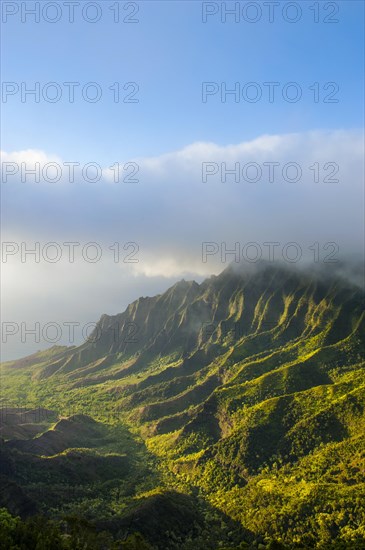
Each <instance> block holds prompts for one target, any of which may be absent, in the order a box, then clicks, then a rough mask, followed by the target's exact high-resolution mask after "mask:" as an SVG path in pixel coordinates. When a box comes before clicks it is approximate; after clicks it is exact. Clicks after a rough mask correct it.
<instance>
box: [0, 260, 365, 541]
mask: <svg viewBox="0 0 365 550" xmlns="http://www.w3.org/2000/svg"><path fill="white" fill-rule="evenodd" d="M363 300H364V294H363V292H362V291H361V290H359V289H358V288H355V287H353V286H351V285H350V284H349V283H346V282H344V281H341V280H338V279H333V278H327V279H322V280H320V279H315V278H314V277H309V276H306V275H304V274H296V273H293V272H290V271H287V270H284V269H281V268H280V269H278V268H266V269H265V268H263V269H261V270H260V271H259V272H258V273H256V274H255V275H254V276H252V277H247V276H243V275H241V274H239V273H235V272H234V271H233V270H232V269H228V270H226V271H225V272H223V273H222V274H221V275H220V276H218V277H211V278H210V279H208V280H206V281H205V282H204V283H202V284H201V285H197V284H196V283H188V282H185V281H182V282H180V283H178V284H176V285H174V286H173V287H172V288H171V289H169V290H168V291H167V292H166V293H164V294H162V295H159V296H156V297H154V298H140V299H139V300H137V301H136V302H134V303H133V304H131V305H130V306H128V308H127V310H126V311H125V312H124V313H122V314H120V315H117V316H113V317H108V316H106V315H104V316H102V318H101V319H100V322H99V327H98V329H97V335H98V337H97V338H95V335H94V337H91V338H90V340H89V341H88V342H85V343H84V344H83V345H82V346H80V347H78V348H74V347H72V348H60V347H54V348H51V349H50V350H48V351H47V352H42V353H39V354H35V355H33V356H31V357H29V358H25V359H22V360H20V361H14V362H9V363H6V364H4V365H2V371H1V397H2V407H3V408H2V410H1V416H2V427H1V431H2V438H3V443H2V444H1V446H0V467H1V473H2V476H1V477H0V486H1V488H2V495H3V496H2V497H1V499H0V506H3V507H4V510H3V511H2V515H1V520H0V522H1V526H2V527H1V529H2V532H3V538H2V540H3V541H5V542H4V543H3V544H5V546H4V548H5V547H6V548H14V549H15V548H36V549H37V550H40V549H43V548H45V549H46V548H62V549H63V548H111V549H112V548H138V549H141V550H143V549H144V548H146V549H147V548H151V549H154V550H159V549H164V550H165V549H166V550H169V549H172V550H173V549H182V550H190V549H193V548H194V549H202V550H205V549H212V550H215V549H216V548H222V549H228V548H230V549H239V548H241V549H242V548H253V549H256V548H257V549H258V548H262V549H263V548H268V549H269V548H271V549H273V548H284V549H285V548H287V549H290V548H302V549H305V548H319V549H326V548H334V549H336V548H338V549H340V548H349V549H350V548H351V549H352V548H354V549H361V548H365V506H364V502H365V413H364V410H365V368H364V366H365V364H364V349H365V331H364V328H365V317H364V311H363ZM131 326H132V328H133V332H134V337H133V338H128V336H127V337H126V335H129V334H130V327H131ZM40 406H41V407H42V408H39V407H40ZM22 407H23V408H22ZM37 411H38V416H37ZM5 509H6V510H5ZM9 513H10V514H11V515H9ZM39 514H41V516H42V517H43V519H39ZM17 516H20V518H21V519H20V518H19V517H18V518H17ZM44 518H46V519H44ZM37 537H38V538H37ZM75 537H76V538H75ZM77 537H78V538H77ZM51 539H52V540H54V541H57V543H56V544H54V543H51V542H49V541H50V540H51ZM24 540H27V541H28V543H27V544H28V546H26V545H25V543H24ZM52 544H54V545H53V546H52ZM6 545H7V546H6ZM22 545H23V546H22ZM24 545H25V546H24ZM0 548H2V546H0Z"/></svg>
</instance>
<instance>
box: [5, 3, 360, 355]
mask: <svg viewBox="0 0 365 550" xmlns="http://www.w3.org/2000/svg"><path fill="white" fill-rule="evenodd" d="M35 4H36V3H35V2H5V1H4V2H2V9H3V10H4V9H5V10H6V11H5V12H4V11H3V12H2V16H3V24H2V59H1V61H2V81H3V86H5V91H9V90H10V88H11V86H14V87H15V88H16V86H19V88H21V86H22V83H23V86H25V87H26V88H27V89H30V88H32V87H34V85H35V83H37V82H38V83H39V86H40V88H41V89H43V87H44V86H45V85H46V84H47V83H49V82H54V83H56V84H57V86H58V87H59V89H60V90H61V93H62V97H61V99H60V101H58V102H55V103H50V102H47V101H44V100H43V99H42V98H41V100H40V102H39V103H36V102H35V101H34V97H31V96H27V100H26V101H25V102H22V101H21V94H20V92H19V93H15V94H14V95H8V96H7V101H6V102H5V99H4V94H3V95H2V103H1V111H2V143H1V150H2V162H3V167H4V166H5V167H6V170H7V169H8V168H9V169H10V170H11V169H12V168H11V167H17V168H18V171H17V172H16V173H15V174H14V175H12V176H9V178H8V180H6V181H4V180H3V178H2V181H1V199H2V200H1V213H2V225H1V230H2V240H3V243H4V242H5V252H6V254H5V259H4V254H3V255H2V261H1V275H2V304H1V314H2V320H3V322H5V323H11V326H12V327H15V326H17V327H18V330H17V331H16V333H15V334H14V335H13V336H11V337H10V336H9V338H8V339H7V340H6V342H4V339H3V344H5V345H4V346H3V351H2V357H3V359H9V358H13V357H21V356H24V355H26V354H28V353H31V352H34V351H36V350H37V349H40V348H45V347H49V345H51V342H50V341H48V340H47V339H46V340H45V339H44V338H42V337H41V338H40V341H35V340H34V337H32V336H29V337H28V336H27V337H26V338H23V334H22V332H21V330H20V328H19V327H21V323H26V324H28V325H29V327H34V326H35V323H40V324H41V326H42V325H47V323H49V322H54V323H59V324H61V325H62V323H63V322H65V321H67V322H69V321H71V320H72V321H75V322H78V323H79V324H80V326H83V325H84V324H85V323H88V322H93V321H96V320H97V319H98V318H99V317H100V315H101V314H102V313H107V314H116V313H118V312H120V311H123V310H124V309H125V308H126V307H127V305H128V304H129V303H130V302H132V301H133V300H135V299H137V298H138V297H139V296H141V295H143V296H146V295H150V296H151V295H154V294H156V293H159V292H163V291H164V290H166V289H167V288H168V287H169V286H170V285H171V284H173V283H174V282H176V281H177V280H179V279H181V278H182V277H184V278H189V279H190V278H195V279H196V280H197V281H201V280H202V279H203V278H204V277H206V276H209V275H210V274H212V273H219V272H220V271H222V269H224V268H225V267H226V266H227V263H228V262H230V261H233V260H236V256H234V255H233V256H232V254H228V256H226V255H225V251H227V250H232V249H235V250H237V246H238V249H239V252H240V258H239V259H240V260H242V261H244V262H246V263H247V265H248V264H249V263H252V260H251V259H250V258H247V257H246V256H245V251H247V248H246V247H247V243H256V244H255V246H256V248H257V249H258V250H259V251H261V252H262V253H263V254H262V258H263V259H267V256H268V252H267V248H266V245H265V243H267V242H276V243H278V244H277V245H276V246H277V248H276V249H275V250H276V254H277V256H276V257H275V260H277V259H278V260H279V261H286V262H289V263H290V262H291V261H290V260H289V259H288V257H287V256H288V255H287V251H288V248H287V246H288V243H295V244H294V245H290V246H291V248H290V250H291V254H293V250H294V253H295V247H296V249H297V250H299V251H300V253H301V255H300V258H299V260H298V263H301V262H302V263H303V265H308V262H311V263H312V264H313V263H314V262H316V263H317V264H318V263H322V262H323V263H325V261H326V258H327V257H328V255H329V254H330V253H331V252H334V254H335V256H336V258H338V260H339V261H342V262H348V261H349V259H351V261H352V262H353V261H355V260H356V261H357V260H358V259H359V258H360V259H361V258H362V257H363V253H364V233H363V225H364V139H363V123H364V93H363V89H364V82H363V66H364V59H363V55H364V54H363V51H364V48H363V44H364V30H363V20H364V3H363V2H361V1H356V0H355V1H351V0H346V1H343V2H342V1H340V2H327V1H320V2H315V1H314V0H313V1H312V0H309V1H307V0H304V1H299V2H286V1H283V2H280V3H279V5H278V6H276V5H275V10H276V11H275V18H274V21H273V22H271V23H270V21H269V12H268V7H267V2H266V3H265V2H246V1H243V2H239V3H237V2H226V6H227V7H228V8H230V7H232V6H234V5H235V4H237V5H238V6H239V9H240V12H239V13H240V19H241V20H240V21H239V22H238V23H235V22H234V20H233V17H232V16H230V17H228V19H227V22H226V23H222V22H221V14H222V13H223V12H222V10H223V6H224V2H208V3H202V2H199V1H198V0H194V1H183V2H182V1H181V2H180V1H175V0H171V1H169V0H167V1H162V2H157V1H156V2H155V1H153V0H150V1H144V2H138V3H133V2H123V1H121V2H119V4H117V3H116V1H115V0H112V1H109V0H103V1H101V2H94V4H96V5H97V6H98V9H99V10H101V19H100V20H99V21H98V22H97V23H95V24H91V23H88V22H86V21H84V20H83V19H82V17H80V10H81V9H84V8H85V6H86V5H88V4H93V2H87V1H84V0H80V1H79V2H76V9H75V21H74V23H69V22H68V9H67V8H66V6H65V2H63V1H62V0H60V1H58V2H48V3H45V2H41V3H39V6H40V9H43V6H45V5H53V6H54V5H55V4H56V8H57V9H58V10H61V11H59V13H60V15H61V19H60V21H58V22H56V23H54V24H51V23H49V22H47V21H45V20H44V18H43V17H42V15H41V17H40V22H39V23H35V22H34V21H33V19H32V18H31V17H29V16H28V18H27V19H26V21H25V22H22V21H21V16H22V13H21V6H22V5H25V6H26V7H27V8H28V9H29V8H32V7H34V5H35ZM77 4H78V6H77ZM136 4H137V5H138V7H139V11H138V14H137V15H136V16H135V17H137V18H138V20H139V22H138V23H135V24H128V23H122V22H120V23H114V22H113V12H112V11H111V10H110V7H112V6H116V5H119V6H120V13H121V14H122V17H126V15H128V13H131V10H133V9H134V7H133V6H135V5H136ZM273 4H275V2H274V3H272V2H271V5H273ZM204 5H205V6H208V5H209V7H208V8H206V9H210V10H213V11H217V13H216V14H214V15H212V16H209V17H208V19H207V22H206V23H203V22H202V9H204ZM4 6H5V8H4ZM14 6H15V7H14ZM247 6H251V8H248V7H247ZM255 6H258V7H257V8H255ZM265 6H266V7H265ZM311 7H312V8H313V9H314V10H316V9H317V10H318V13H317V15H318V19H319V21H318V23H315V22H314V17H315V11H313V9H311ZM17 8H18V12H17V13H15V15H8V16H6V13H8V12H9V11H12V10H13V11H16V10H17ZM52 9H53V10H55V8H54V7H53V8H52ZM245 9H247V10H248V9H250V10H251V11H249V12H248V11H247V12H243V11H242V10H245ZM254 9H259V10H261V17H260V20H259V21H258V22H256V23H249V22H247V21H245V20H244V18H243V17H242V13H245V14H247V15H248V17H249V18H252V17H253V15H254V12H253V11H252V10H254ZM91 10H92V8H91ZM293 10H300V12H301V16H300V18H299V20H298V21H297V22H296V23H290V22H288V21H287V20H286V19H288V18H289V19H292V18H293V16H295V11H293ZM54 13H56V12H55V11H53V12H52V11H50V12H49V17H53V16H54ZM88 14H89V17H92V15H93V12H92V11H90V12H88ZM23 15H24V14H23ZM325 18H327V19H329V18H337V19H338V22H337V23H325V22H324V19H325ZM64 82H78V83H80V87H78V88H76V91H75V102H74V103H70V102H69V101H68V90H67V87H65V85H64V84H63V83H64ZM89 82H95V83H97V85H98V86H99V87H100V89H101V91H102V97H101V99H100V101H98V102H96V103H92V102H87V101H85V100H84V99H83V98H82V95H81V93H80V89H81V88H83V87H84V86H85V84H87V83H89ZM116 82H118V83H119V84H120V86H121V90H120V91H121V93H123V94H125V93H128V92H131V91H132V89H131V88H128V90H125V91H124V90H123V85H124V84H125V83H128V82H135V83H137V84H138V86H139V91H138V94H137V97H138V99H139V102H138V103H123V102H119V103H116V102H114V101H113V93H112V91H111V90H109V87H110V86H111V85H113V84H114V83H116ZM203 82H210V83H216V86H218V88H217V89H218V93H215V94H214V95H210V96H208V97H207V101H206V102H205V103H204V102H202V83H203ZM268 82H276V83H278V86H277V87H276V88H275V96H274V101H272V102H270V101H269V89H268V87H267V86H265V85H264V83H268ZM290 82H291V83H293V82H294V83H296V84H295V86H296V89H300V91H301V93H302V96H301V98H300V100H299V101H297V102H290V101H286V100H285V99H283V96H282V93H283V91H284V90H285V86H286V85H287V83H290ZM9 83H10V84H9ZM11 83H14V84H11ZM222 83H225V86H226V88H227V89H230V88H233V87H234V86H235V83H238V86H239V87H240V92H242V90H243V91H244V90H246V88H245V85H247V83H255V84H254V87H251V88H250V89H249V90H250V93H249V92H248V90H247V93H248V96H249V97H252V96H251V94H252V92H253V91H255V89H256V90H257V89H259V90H261V91H262V97H261V99H260V100H259V101H257V102H256V103H251V102H249V101H246V100H245V99H244V98H243V97H242V94H241V95H240V101H239V102H235V101H234V98H233V96H227V101H226V102H222V101H221V94H220V92H221V90H222ZM314 83H317V85H316V86H318V90H317V88H313V85H314ZM327 83H332V84H330V85H329V87H328V88H327V89H324V87H325V86H326V85H327ZM223 85H224V84H223ZM255 87H256V88H255ZM15 88H14V89H15ZM310 88H312V89H310ZM54 90H55V89H53V92H54ZM294 91H295V90H294ZM317 91H318V93H319V98H318V101H317V102H316V101H314V93H315V92H316V93H317ZM332 92H333V94H334V95H332V96H330V97H333V98H334V99H338V101H337V102H335V103H333V102H332V103H331V102H330V103H329V102H325V101H324V99H325V98H326V97H328V94H331V93H332ZM51 93H52V90H51ZM288 94H289V97H292V95H291V94H293V87H291V88H289V89H288ZM126 161H133V162H135V163H136V165H137V166H138V168H139V171H138V175H137V176H138V177H137V179H138V181H137V182H125V181H123V182H122V181H121V182H119V183H118V184H115V183H113V181H112V178H111V172H110V171H109V170H108V167H110V166H111V165H112V164H114V163H116V162H119V163H125V162H126ZM37 162H38V163H39V166H40V167H41V168H42V169H43V167H44V166H47V165H49V163H57V165H58V166H60V167H63V168H62V177H61V178H60V180H59V181H58V182H57V183H56V184H55V183H52V182H49V181H44V179H41V181H40V182H39V183H35V182H34V181H33V180H32V176H29V177H28V176H27V178H26V181H25V182H22V181H21V170H20V167H21V165H22V163H23V165H24V166H26V168H28V169H32V168H34V167H35V163H37ZM69 162H78V163H80V168H77V169H76V176H75V182H70V181H69V180H68V179H67V171H66V170H64V166H65V163H69ZM89 162H94V163H97V164H98V165H100V167H101V168H102V177H101V179H100V181H99V182H96V183H90V182H88V181H85V177H84V176H83V174H82V171H81V168H82V167H83V166H84V165H85V163H89ZM252 163H254V164H255V166H259V170H262V177H260V178H259V179H258V181H256V182H254V183H253V182H252V181H251V180H250V178H251V179H252V172H250V174H251V176H250V177H248V178H247V177H246V178H245V177H243V176H242V174H243V173H245V174H246V175H247V172H244V167H246V166H248V165H252ZM267 163H274V164H275V165H276V166H278V168H277V172H276V175H275V178H274V181H272V182H271V181H268V175H267ZM288 163H289V164H290V163H295V164H296V166H297V167H299V169H300V172H301V176H300V178H299V179H298V181H295V182H293V181H292V178H293V176H292V174H293V172H290V174H291V176H290V178H288V177H286V172H285V170H284V168H285V166H287V165H288ZM207 165H208V166H209V170H210V171H213V172H215V174H213V175H209V177H208V178H207V181H205V182H204V181H203V179H202V170H203V166H205V167H206V166H207ZM223 166H226V167H228V169H232V167H236V166H238V168H239V170H240V176H239V181H236V179H235V176H234V177H232V175H230V176H228V180H226V179H225V178H224V177H223V168H222V167H223ZM317 168H318V170H319V174H318V177H315V172H314V169H316V170H317ZM283 170H284V171H283ZM334 172H335V173H336V175H335V176H332V178H331V177H329V176H331V174H333V173H334ZM283 174H284V175H283ZM289 180H290V181H289ZM49 242H53V243H56V244H57V246H58V247H59V249H60V250H61V252H62V255H61V257H60V259H59V260H58V261H57V262H50V261H48V259H45V258H44V255H43V252H42V254H41V255H40V257H39V258H38V259H39V261H35V258H34V257H32V256H31V255H28V256H27V255H26V257H25V260H24V261H23V258H22V253H21V251H22V247H25V248H26V249H32V248H33V249H34V248H35V247H36V246H39V247H40V249H41V250H42V251H43V249H44V246H47V243H49ZM65 242H78V243H80V245H79V248H78V249H77V253H76V256H77V257H76V261H75V262H70V260H69V258H68V256H67V253H66V248H65V245H64V243H65ZM89 242H96V243H97V245H98V246H99V248H100V251H102V257H101V259H100V261H98V262H97V263H93V262H90V261H87V260H85V257H84V255H83V254H82V253H81V251H82V250H83V246H84V245H85V244H87V243H89ZM116 242H118V243H119V246H120V250H121V251H122V255H123V259H122V260H121V261H117V262H116V261H113V252H112V251H111V249H110V247H111V246H114V243H116ZM207 242H208V243H214V244H211V245H210V250H214V251H215V252H214V253H212V254H210V255H209V257H208V261H204V260H203V256H202V247H203V243H207ZM9 243H10V244H9ZM37 243H38V244H37ZM128 243H135V244H134V245H132V248H128V246H127V248H126V249H125V248H123V247H124V246H126V245H128ZM129 246H130V245H129ZM293 246H294V248H293ZM133 247H134V248H133ZM137 248H138V251H137V255H136V258H137V260H138V261H137V262H131V263H129V262H125V261H123V260H124V259H125V256H127V254H128V253H129V252H130V251H131V250H137ZM11 250H13V252H11ZM313 251H316V256H315V257H316V260H315V259H314V255H313ZM318 258H319V259H318ZM9 326H10V325H9ZM82 338H83V335H82V334H81V333H80V332H79V334H78V338H77V339H76V343H78V342H81V341H82ZM57 343H61V344H66V345H69V344H73V343H74V342H70V341H69V340H67V337H66V336H65V335H63V336H62V338H61V339H60V341H59V342H57Z"/></svg>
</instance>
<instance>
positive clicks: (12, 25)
mask: <svg viewBox="0 0 365 550" xmlns="http://www.w3.org/2000/svg"><path fill="white" fill-rule="evenodd" d="M27 4H28V7H30V6H31V5H32V4H34V2H28V3H27ZM41 4H42V3H41ZM59 4H60V5H62V4H63V3H62V2H59ZM82 4H86V2H81V5H82ZM120 4H121V5H122V6H124V5H125V4H126V2H120ZM138 4H139V13H138V15H137V16H136V17H138V19H139V23H137V24H127V23H124V24H123V23H120V24H116V23H114V22H113V21H112V17H113V15H112V12H111V11H110V10H108V8H109V6H110V5H112V2H108V1H104V2H102V3H101V5H102V6H103V12H102V13H103V15H102V18H101V20H100V21H99V22H97V23H95V24H90V23H88V22H85V21H83V20H82V18H81V17H80V16H78V14H79V12H78V11H76V12H75V22H74V23H73V24H70V23H68V21H67V13H68V12H67V11H66V8H65V7H63V11H62V19H61V20H60V21H59V22H57V23H55V24H50V23H47V22H45V21H44V20H43V19H42V18H41V22H40V23H39V24H36V23H32V18H31V17H28V19H27V21H28V22H27V23H25V24H22V23H20V22H19V19H20V15H19V14H18V15H15V16H9V17H8V22H7V23H6V24H5V25H3V60H2V62H3V68H2V78H3V80H4V81H14V82H27V84H29V86H31V83H33V82H35V81H39V82H40V83H41V84H45V83H47V82H50V81H56V82H59V83H60V84H62V83H63V82H65V81H77V82H80V83H81V84H85V83H87V82H90V81H96V82H98V83H100V85H101V86H102V89H103V97H102V99H101V100H100V102H98V103H91V104H89V103H86V102H85V101H82V100H80V101H75V103H74V104H73V105H70V104H69V103H68V102H67V101H66V99H65V100H64V98H62V100H61V101H60V102H59V103H55V104H52V103H51V104H49V103H46V102H44V101H41V102H40V103H39V104H35V103H34V102H33V101H32V100H31V99H29V101H27V102H26V103H24V104H22V103H20V102H19V97H17V96H15V97H13V98H11V97H10V98H9V100H8V103H7V104H6V105H4V104H3V105H2V108H3V115H4V123H3V140H2V148H3V149H5V150H6V151H12V150H19V149H27V148H36V149H41V150H44V151H47V152H50V153H55V154H58V155H60V156H62V157H63V158H66V157H67V158H74V157H75V155H76V156H77V158H78V159H81V160H85V161H86V160H90V159H92V160H95V161H100V162H101V163H108V162H113V161H115V160H117V159H128V158H132V157H136V156H152V155H159V154H162V153H164V152H167V151H171V150H175V149H179V148H181V147H183V146H185V145H186V144H188V143H192V142H194V141H214V142H216V143H219V144H221V145H225V144H229V143H237V142H240V141H244V140H249V139H253V138H254V137H256V136H258V135H261V134H264V133H288V132H298V131H307V130H310V129H314V128H317V129H330V128H356V127H359V126H362V120H363V96H362V82H363V81H362V76H361V75H362V67H363V38H364V37H363V9H364V4H363V2H361V1H356V0H355V1H349V0H347V1H346V2H338V3H337V5H339V13H338V14H337V15H334V16H333V17H337V18H338V19H339V22H338V23H333V24H331V23H327V24H326V23H323V21H322V20H323V18H324V17H325V16H330V10H329V8H327V10H324V8H323V6H324V5H325V4H326V2H320V3H319V4H320V5H321V8H320V12H319V17H320V22H319V23H317V24H315V23H313V17H314V12H313V11H311V10H310V9H309V7H310V6H311V5H313V4H314V3H313V2H309V1H304V2H303V1H302V2H299V3H297V4H299V5H300V7H301V9H302V17H301V19H300V20H299V21H298V22H297V23H292V24H291V23H288V22H287V21H285V20H284V18H283V16H282V14H281V10H282V7H283V6H285V5H286V4H288V3H287V2H282V3H281V6H279V7H278V8H276V10H277V11H276V12H275V21H274V22H273V23H270V22H269V21H268V15H267V13H268V12H267V11H266V10H267V8H264V11H263V12H262V17H261V19H260V20H259V21H258V22H257V23H251V24H250V23H248V22H246V21H244V20H242V19H241V21H240V22H239V23H235V22H234V21H233V17H230V18H227V23H225V24H222V23H221V21H220V14H219V13H218V14H217V15H214V16H211V17H209V18H208V22H207V23H206V24H203V23H202V20H201V12H202V3H201V2H198V1H183V2H182V1H181V2H180V1H175V0H174V1H163V2H154V1H145V2H139V3H138ZM216 4H217V5H218V6H219V8H220V6H221V3H220V2H217V3H216ZM241 4H242V5H243V4H245V2H241ZM227 5H228V6H232V5H233V2H228V3H227ZM261 5H262V3H261ZM262 7H263V6H262ZM79 9H80V8H79ZM122 13H123V14H124V13H127V12H122ZM293 13H294V12H290V11H289V12H288V15H289V17H293ZM50 14H51V15H52V13H51V12H50ZM90 14H92V12H90ZM252 14H253V12H252V13H251V17H252ZM90 17H91V15H90ZM116 81H119V82H121V83H125V82H128V81H134V82H137V83H138V84H139V86H140V92H139V96H138V97H139V100H140V102H139V103H138V104H123V103H122V104H116V103H114V102H113V100H112V94H111V92H110V91H108V90H107V88H108V87H109V86H110V85H111V84H113V83H114V82H116ZM203 81H213V82H218V83H220V82H227V88H229V87H230V85H231V84H233V83H235V82H240V83H242V84H244V83H246V82H250V81H255V82H258V83H261V84H262V82H267V81H276V82H280V84H281V85H283V84H285V83H287V82H290V81H295V82H297V83H299V85H300V86H301V87H302V88H303V97H302V99H301V100H300V101H299V102H298V103H294V104H293V103H292V104H291V103H288V102H285V101H283V100H282V98H281V96H280V91H281V87H280V88H279V89H278V90H279V91H278V97H277V101H275V102H274V103H273V104H270V103H269V102H268V101H267V99H265V98H266V95H265V94H264V97H263V98H262V100H260V101H258V102H257V103H256V104H249V103H247V102H244V101H241V102H240V103H238V104H236V103H234V102H233V101H232V99H229V100H228V101H227V103H226V104H222V103H220V102H219V100H218V96H217V97H212V98H210V99H209V101H208V102H207V103H206V104H204V105H202V103H201V83H202V82H203ZM329 81H334V82H336V83H337V84H338V86H339V92H338V94H337V95H336V97H337V98H338V99H339V103H338V104H324V103H323V102H319V103H314V102H313V95H312V94H313V91H310V90H309V89H308V87H309V86H311V85H312V84H313V83H314V82H319V83H320V84H322V83H325V82H329ZM64 93H65V94H66V90H64ZM64 97H66V95H65V96H64Z"/></svg>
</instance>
